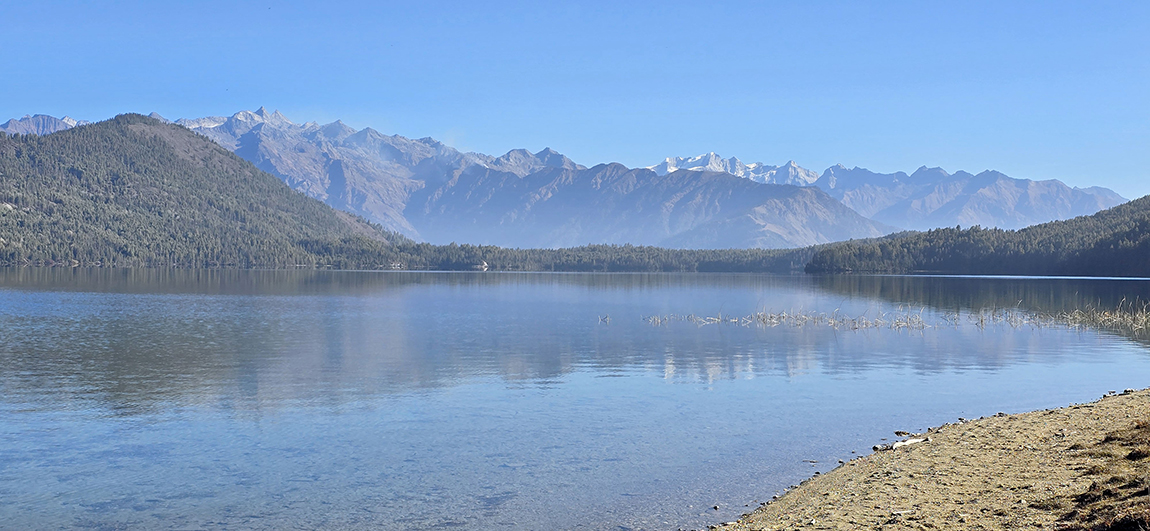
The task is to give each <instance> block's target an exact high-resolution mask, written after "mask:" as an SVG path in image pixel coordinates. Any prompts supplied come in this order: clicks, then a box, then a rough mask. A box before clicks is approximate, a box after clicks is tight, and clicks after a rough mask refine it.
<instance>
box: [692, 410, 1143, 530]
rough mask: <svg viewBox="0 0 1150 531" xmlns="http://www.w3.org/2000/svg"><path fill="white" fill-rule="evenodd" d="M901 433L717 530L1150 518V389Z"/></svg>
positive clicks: (1094, 525)
mask: <svg viewBox="0 0 1150 531" xmlns="http://www.w3.org/2000/svg"><path fill="white" fill-rule="evenodd" d="M902 441H906V442H910V443H911V444H909V445H904V446H901V447H898V448H893V449H890V448H889V447H888V448H879V447H876V452H875V453H873V454H871V455H868V456H864V457H859V458H857V459H853V460H851V461H849V462H847V463H844V464H841V465H840V466H839V467H838V468H836V469H834V470H832V471H830V472H828V473H826V474H821V475H816V476H815V477H813V478H811V479H809V480H807V481H804V482H803V483H802V484H800V485H799V486H798V488H796V489H794V490H792V491H790V492H787V493H786V494H784V495H782V496H780V497H778V498H777V499H776V500H774V501H772V502H769V503H766V504H764V505H763V506H761V507H760V508H758V509H756V510H755V511H754V512H752V513H748V514H746V515H744V516H743V518H741V519H740V520H739V521H737V522H730V523H726V524H720V525H716V526H712V529H723V530H729V531H735V530H739V531H750V530H755V531H758V530H783V529H878V528H884V529H887V528H890V529H966V528H970V529H973V528H978V529H1018V528H1023V527H1028V528H1030V527H1033V528H1041V529H1063V530H1087V529H1091V530H1120V529H1140V528H1144V527H1150V389H1147V390H1142V391H1133V390H1127V391H1126V392H1123V393H1122V394H1114V395H1107V396H1104V397H1103V398H1102V399H1100V400H1097V401H1095V402H1091V403H1088V404H1077V405H1071V406H1068V407H1064V408H1059V409H1048V410H1041V411H1032V412H1028V413H1020V414H1017V415H1004V414H999V415H995V416H993V417H986V418H982V419H978V420H973V421H964V422H959V423H955V424H945V425H943V426H940V427H938V428H931V429H930V430H928V431H927V432H926V433H922V434H911V435H904V436H903V439H902ZM1139 526H1143V527H1139Z"/></svg>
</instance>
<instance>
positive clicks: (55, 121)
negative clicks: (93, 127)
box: [0, 114, 88, 135]
mask: <svg viewBox="0 0 1150 531" xmlns="http://www.w3.org/2000/svg"><path fill="white" fill-rule="evenodd" d="M87 123H88V122H85V121H78V120H73V119H72V118H69V117H67V116H65V117H63V118H56V117H54V116H48V115H47V114H37V115H35V116H29V115H27V114H26V115H24V117H23V118H20V119H19V120H17V119H15V118H13V119H11V120H8V121H7V122H4V123H3V124H0V132H3V133H8V134H10V135H16V134H20V135H50V134H52V133H55V132H56V131H63V130H65V129H71V128H73V127H76V126H77V125H87Z"/></svg>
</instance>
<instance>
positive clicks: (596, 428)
mask: <svg viewBox="0 0 1150 531" xmlns="http://www.w3.org/2000/svg"><path fill="white" fill-rule="evenodd" d="M1148 295H1150V283H1148V282H1146V281H1120V280H1083V279H1017V278H1012V279H987V278H979V279H964V278H922V277H909V278H908V277H823V278H820V277H803V276H794V277H778V276H755V275H705V274H698V275H639V274H620V275H605V274H595V275H576V274H491V273H465V274H461V273H441V274H437V273H391V272H388V273H367V272H364V273H360V272H227V271H224V272H219V271H216V272H212V271H201V272H178V271H174V272H168V271H114V270H44V269H8V270H0V421H2V422H0V527H4V528H13V529H17V528H52V527H91V528H148V529H188V528H197V529H198V528H217V527H220V528H238V529H285V528H286V529H290V528H305V529H311V528H340V529H345V528H346V529H357V528H362V529H424V528H441V527H446V528H461V529H676V528H680V527H682V528H698V527H703V526H705V525H708V524H713V523H717V522H721V521H729V520H732V519H734V518H736V517H737V516H738V515H739V514H742V513H744V512H747V511H749V510H750V509H751V508H753V507H754V506H756V505H757V502H758V501H762V500H766V499H769V498H770V497H771V495H773V494H775V493H776V492H778V491H780V490H781V489H783V488H784V487H787V486H789V485H792V484H794V483H797V482H798V481H800V480H802V479H804V478H806V477H808V476H810V475H811V474H812V473H814V472H815V471H826V470H829V469H830V468H833V467H834V466H835V465H836V464H837V460H838V459H849V458H850V457H851V456H852V455H858V454H862V453H868V452H869V448H870V447H871V446H872V445H874V444H876V443H879V442H881V441H882V439H883V438H888V437H889V438H893V434H892V432H893V431H894V430H909V431H914V430H922V429H925V428H927V427H929V426H934V425H939V424H941V423H944V422H950V421H954V420H955V419H957V418H958V417H968V418H970V417H979V416H984V415H991V414H994V413H996V412H999V411H1005V412H1018V411H1024V410H1030V409H1038V408H1048V407H1057V406H1063V405H1066V404H1069V403H1072V402H1083V401H1087V400H1092V399H1094V398H1097V397H1098V396H1100V395H1101V394H1103V393H1105V392H1107V391H1109V390H1121V389H1124V388H1126V387H1137V388H1142V387H1147V386H1150V355H1148V354H1150V352H1148V351H1147V348H1146V346H1145V345H1144V344H1143V343H1142V342H1141V341H1140V340H1139V339H1138V338H1129V337H1124V336H1123V335H1121V334H1117V333H1112V332H1097V331H1088V330H1069V329H1065V328H1061V327H1030V326H1024V327H1018V328H1015V327H1012V326H1008V325H994V326H989V327H983V328H980V327H978V326H975V325H974V324H972V322H971V321H970V320H969V319H965V318H960V319H959V320H958V324H945V319H944V317H945V316H946V315H948V314H952V313H955V312H958V313H959V314H960V315H963V316H965V315H967V314H969V313H971V312H974V311H978V310H980V309H984V308H1002V307H1013V308H1021V309H1035V310H1051V309H1063V308H1067V307H1074V306H1082V305H1085V304H1095V305H1098V304H1116V303H1117V302H1118V301H1120V300H1121V299H1122V298H1123V297H1127V298H1128V299H1134V298H1138V297H1142V298H1144V299H1145V298H1150V297H1148ZM764 309H765V310H775V311H781V310H786V311H813V312H828V313H829V312H834V311H836V310H837V311H838V312H840V314H842V315H849V316H871V317H875V316H879V315H882V314H883V313H886V314H891V313H898V314H905V313H909V312H913V313H914V314H916V315H922V316H923V318H924V319H925V320H926V321H927V322H928V323H931V324H932V326H930V327H928V328H925V329H922V330H890V329H886V328H879V329H866V330H858V331H852V330H842V329H839V330H835V329H831V328H829V327H825V326H824V327H819V326H804V327H791V326H779V327H774V328H765V327H757V326H746V327H744V326H738V325H730V324H723V325H708V326H697V325H694V324H691V323H689V322H684V321H679V320H676V321H672V322H670V323H668V324H666V325H662V326H653V325H651V324H650V323H649V322H647V321H645V320H644V318H645V317H648V316H652V315H669V314H677V315H687V314H696V315H717V314H719V313H722V314H726V315H746V314H749V313H751V312H754V311H758V310H764ZM607 316H609V317H610V319H609V321H608V320H607V319H606V317H607ZM852 452H856V453H855V454H852ZM808 460H813V461H817V463H809V462H807V461H808ZM716 505H717V506H718V507H719V509H718V510H715V509H713V507H714V506H716Z"/></svg>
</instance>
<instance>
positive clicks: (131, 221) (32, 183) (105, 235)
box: [0, 115, 402, 267]
mask: <svg viewBox="0 0 1150 531" xmlns="http://www.w3.org/2000/svg"><path fill="white" fill-rule="evenodd" d="M389 238H390V239H396V238H399V239H400V240H402V238H400V237H397V236H396V235H393V234H388V233H385V232H383V231H381V230H380V229H379V228H377V227H373V226H371V225H370V224H368V223H366V222H364V221H363V220H360V219H357V218H355V217H354V216H352V215H349V214H345V213H340V212H337V211H335V210H332V209H331V208H330V207H328V206H326V205H324V204H322V203H320V202H318V201H315V200H313V199H310V198H308V197H306V196H304V195H303V194H300V193H298V192H295V191H293V190H292V189H291V188H289V187H287V186H285V185H284V183H283V182H282V181H281V180H279V179H278V178H276V177H274V176H272V175H269V174H267V173H264V172H262V171H259V170H258V169H256V168H255V167H253V166H252V165H251V164H250V163H248V162H246V161H244V160H243V159H241V158H239V157H237V156H235V155H234V154H232V153H231V152H229V151H227V150H225V149H223V148H220V147H219V146H218V145H216V144H215V143H213V142H211V141H210V140H209V139H207V138H205V137H203V136H200V135H197V134H195V133H193V132H191V131H188V130H187V129H184V128H182V127H179V126H176V125H170V124H164V123H162V122H159V121H157V120H154V119H151V118H147V117H144V116H140V115H121V116H118V117H116V118H114V119H111V120H108V121H105V122H100V123H97V124H93V125H87V126H81V127H76V128H73V129H69V130H66V131H60V132H57V133H54V134H50V135H46V136H35V135H13V136H8V135H0V262H3V263H7V264H26V263H37V264H39V263H47V264H53V263H63V264H76V265H96V264H99V265H105V266H108V265H116V266H178V267H210V266H229V267H283V266H294V265H308V266H313V265H316V264H318V263H322V262H323V261H324V260H325V259H330V257H324V256H322V252H320V253H317V252H316V249H317V248H326V247H330V246H331V245H332V244H335V243H339V244H340V245H343V246H353V247H355V248H357V249H359V250H360V254H363V253H364V252H368V253H372V252H374V253H379V252H381V251H383V250H384V249H385V248H386V247H387V246H388V244H389V242H388V240H389Z"/></svg>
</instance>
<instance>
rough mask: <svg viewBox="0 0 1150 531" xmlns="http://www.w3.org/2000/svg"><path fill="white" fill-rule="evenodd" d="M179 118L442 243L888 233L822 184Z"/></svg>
mask: <svg viewBox="0 0 1150 531" xmlns="http://www.w3.org/2000/svg"><path fill="white" fill-rule="evenodd" d="M176 123H178V124H180V125H183V126H185V127H187V128H189V129H192V130H193V131H196V132H199V133H202V134H204V135H206V136H208V137H209V138H211V139H213V140H215V141H216V142H218V143H219V144H220V145H222V146H224V147H227V148H228V149H232V150H234V151H235V153H236V154H237V155H239V156H241V157H243V158H245V159H247V160H249V161H251V162H253V163H254V164H256V166H257V167H259V168H260V169H263V170H265V171H267V172H269V173H272V174H275V175H278V176H280V177H281V178H283V179H284V180H285V181H286V182H287V183H288V184H290V185H291V186H292V187H294V188H296V189H298V190H301V191H303V192H305V193H307V194H309V195H311V196H313V197H316V198H318V199H322V200H323V201H325V202H327V203H328V204H329V205H331V206H334V207H336V208H339V209H343V210H348V211H351V212H355V213H357V214H360V215H363V216H364V217H366V218H368V219H370V220H373V221H377V222H379V223H381V224H383V225H384V226H385V227H386V228H389V229H393V230H397V231H399V232H402V233H404V234H407V235H409V236H412V237H416V238H420V239H424V240H427V241H431V242H436V243H448V242H452V241H456V242H461V243H462V242H468V243H489V244H497V245H505V246H519V247H559V246H569V245H583V244H588V243H633V244H651V245H656V244H664V245H671V246H675V247H712V248H713V247H791V246H804V245H810V244H815V243H825V242H829V241H835V240H837V239H843V238H858V237H870V236H877V235H880V234H883V233H885V232H887V230H886V229H887V228H886V227H884V226H882V225H881V224H877V223H873V222H871V221H869V220H866V219H864V218H862V217H861V216H858V215H857V214H855V213H854V212H852V211H850V209H847V208H844V207H842V205H841V204H839V203H838V202H837V201H835V200H834V199H832V198H831V197H829V196H827V195H826V194H825V193H822V192H819V191H817V190H806V191H802V190H799V189H797V188H794V187H782V186H774V185H765V184H761V183H758V182H752V181H749V180H747V179H740V178H736V177H732V176H730V175H726V174H723V173H709V174H704V175H703V176H701V177H700V176H699V174H698V172H686V171H685V172H681V173H679V172H672V173H671V174H669V175H668V174H664V175H659V173H657V172H654V171H650V170H646V169H642V170H630V169H628V168H625V167H623V166H621V165H618V164H610V165H600V166H597V167H596V168H592V169H587V168H586V167H584V166H581V165H579V164H576V163H575V162H573V161H572V160H571V159H569V158H567V157H566V156H564V155H562V154H560V153H558V152H556V151H554V150H551V149H544V150H542V151H539V152H537V153H532V152H530V151H527V150H523V149H516V150H512V151H509V152H507V153H506V154H504V155H502V156H499V157H493V156H490V155H485V154H482V153H461V152H459V151H457V150H455V149H453V148H451V147H448V146H446V145H444V144H442V143H440V142H438V141H436V140H434V139H431V138H422V139H418V140H413V139H409V138H405V137H402V136H398V135H390V136H389V135H384V134H382V133H379V132H378V131H375V130H374V129H371V128H366V129H363V130H358V131H357V130H356V129H354V128H352V127H349V126H347V125H346V124H343V123H342V122H338V121H337V122H333V123H330V124H327V125H319V124H316V123H313V122H309V123H305V124H295V123H293V122H291V121H290V120H288V119H287V118H286V117H284V116H283V115H282V114H280V113H279V112H268V110H267V109H264V108H261V109H259V110H257V111H254V112H253V111H243V112H239V113H236V114H235V115H233V116H231V117H207V118H198V119H192V120H178V121H177V122H176ZM748 171H750V172H751V173H753V174H754V175H756V176H761V178H762V180H763V181H769V180H771V179H776V178H782V179H785V180H794V179H795V176H799V178H800V180H801V179H805V177H802V176H804V175H806V173H804V172H806V170H802V169H801V168H798V167H797V166H795V165H794V164H793V163H791V164H789V165H787V166H783V167H773V166H772V167H769V168H767V167H765V166H762V165H756V166H753V167H751V168H750V170H748ZM808 173H809V172H808ZM776 176H778V177H776ZM783 176H785V177H783Z"/></svg>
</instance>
